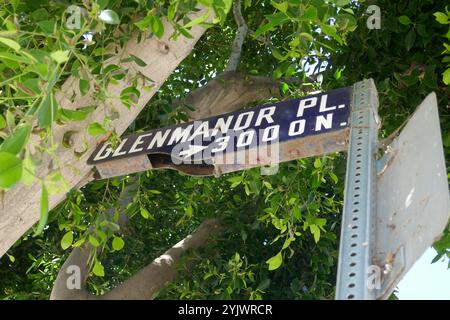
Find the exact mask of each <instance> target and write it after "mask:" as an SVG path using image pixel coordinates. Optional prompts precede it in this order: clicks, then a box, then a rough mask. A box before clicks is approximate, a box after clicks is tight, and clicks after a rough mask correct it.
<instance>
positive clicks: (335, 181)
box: [329, 172, 338, 184]
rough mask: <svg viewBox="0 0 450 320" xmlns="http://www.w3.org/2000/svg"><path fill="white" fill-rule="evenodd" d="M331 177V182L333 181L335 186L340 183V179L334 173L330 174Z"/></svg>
mask: <svg viewBox="0 0 450 320" xmlns="http://www.w3.org/2000/svg"><path fill="white" fill-rule="evenodd" d="M329 175H330V178H331V180H333V182H334V183H335V184H337V183H338V177H337V176H336V175H335V174H334V173H333V172H330V173H329Z"/></svg>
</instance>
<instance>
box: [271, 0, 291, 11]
mask: <svg viewBox="0 0 450 320" xmlns="http://www.w3.org/2000/svg"><path fill="white" fill-rule="evenodd" d="M271 4H272V6H274V7H275V8H277V9H278V10H280V11H281V12H283V13H286V11H287V9H288V7H289V3H288V2H287V1H284V2H281V3H277V2H275V1H272V2H271Z"/></svg>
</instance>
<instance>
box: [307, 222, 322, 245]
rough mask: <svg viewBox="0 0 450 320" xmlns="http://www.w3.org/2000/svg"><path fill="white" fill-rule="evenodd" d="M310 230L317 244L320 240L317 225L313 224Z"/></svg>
mask: <svg viewBox="0 0 450 320" xmlns="http://www.w3.org/2000/svg"><path fill="white" fill-rule="evenodd" d="M309 230H311V233H312V234H313V236H314V241H315V242H316V243H317V242H319V240H320V229H319V227H318V226H316V225H315V224H312V225H310V226H309Z"/></svg>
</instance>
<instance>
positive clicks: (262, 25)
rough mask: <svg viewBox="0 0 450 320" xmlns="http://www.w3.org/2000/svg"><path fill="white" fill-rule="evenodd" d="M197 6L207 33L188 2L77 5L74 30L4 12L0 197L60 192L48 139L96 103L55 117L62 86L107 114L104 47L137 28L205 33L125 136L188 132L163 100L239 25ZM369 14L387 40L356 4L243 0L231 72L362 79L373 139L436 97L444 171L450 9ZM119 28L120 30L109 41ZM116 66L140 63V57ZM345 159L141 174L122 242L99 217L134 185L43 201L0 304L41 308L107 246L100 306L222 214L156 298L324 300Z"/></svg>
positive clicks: (18, 5)
mask: <svg viewBox="0 0 450 320" xmlns="http://www.w3.org/2000/svg"><path fill="white" fill-rule="evenodd" d="M199 2H200V3H201V4H203V5H206V6H209V7H210V8H211V11H210V13H211V14H212V12H214V13H215V17H218V20H217V21H213V22H216V24H211V23H210V22H207V17H206V16H202V17H200V18H199V19H194V20H189V19H188V18H187V17H186V14H187V13H188V12H191V11H192V10H193V8H194V6H195V5H196V3H197V1H184V0H179V1H176V0H175V1H119V0H117V1H104V0H103V1H100V0H99V1H85V2H83V4H79V5H81V6H83V8H84V9H85V10H86V16H83V17H84V18H83V19H82V22H83V23H82V27H81V29H80V30H76V31H74V30H72V29H69V28H67V26H66V25H65V23H64V21H65V20H64V19H65V15H67V14H71V13H70V12H69V13H64V12H65V10H66V8H67V6H68V4H66V3H64V2H51V3H47V2H45V3H44V2H43V1H33V2H26V3H25V2H21V1H12V2H11V3H7V4H5V5H3V7H2V9H1V10H0V19H1V23H2V27H1V31H0V60H1V61H2V64H1V65H0V85H1V90H2V95H1V96H0V139H3V142H2V143H1V146H0V163H1V164H2V166H1V168H0V188H2V189H7V188H10V187H11V186H12V185H13V184H14V183H18V181H19V180H21V181H22V182H23V183H26V184H30V183H31V182H32V181H33V179H34V180H36V179H37V180H38V181H39V182H40V183H42V184H43V186H45V188H44V189H43V190H46V191H45V192H44V193H43V198H45V196H46V194H45V193H48V194H54V193H57V192H61V191H62V190H67V187H66V186H64V183H63V180H62V177H61V175H60V173H59V170H58V168H59V167H58V166H60V165H63V164H58V166H56V167H55V169H54V170H53V172H52V173H50V175H48V176H45V177H42V176H39V173H38V172H36V167H37V165H38V164H39V156H37V154H38V153H39V152H40V153H47V154H50V155H51V156H52V157H54V160H55V163H58V161H57V160H58V159H57V158H56V156H55V145H56V144H58V143H60V142H57V141H52V130H53V129H52V128H53V126H54V125H55V123H59V122H68V121H80V120H84V119H89V117H90V115H91V114H92V112H93V111H94V110H95V106H85V108H83V109H79V110H75V111H71V110H65V109H62V108H61V107H60V106H59V105H58V104H57V103H56V101H55V96H56V95H57V91H58V89H59V88H60V85H61V83H62V82H63V81H64V80H65V79H66V78H67V77H68V76H69V75H75V76H76V77H77V78H78V79H79V87H80V91H81V92H85V93H86V94H87V93H88V92H89V90H92V89H93V87H95V96H96V98H97V99H98V101H104V100H105V99H107V97H106V96H105V92H106V91H105V88H106V86H107V85H108V83H111V82H114V81H117V80H119V79H121V77H123V76H124V74H125V73H126V70H121V69H120V67H118V66H113V67H109V69H107V70H105V68H103V62H104V61H105V59H107V58H108V56H107V55H105V50H104V48H105V47H106V46H107V45H108V44H110V43H119V44H121V45H123V44H124V43H125V42H126V40H127V39H129V37H130V34H131V32H133V31H136V32H140V33H144V32H148V31H151V32H152V33H153V34H154V35H155V36H156V37H161V36H162V35H163V34H164V30H162V27H161V26H162V24H161V19H163V17H167V19H168V20H169V21H171V23H172V25H173V26H174V30H175V33H174V34H173V37H189V30H188V29H189V27H191V26H193V25H195V24H202V25H203V26H205V27H208V28H209V29H208V31H207V32H206V34H205V35H204V36H203V37H202V38H201V40H200V41H199V42H198V43H197V44H196V46H195V47H194V50H193V51H192V53H191V54H190V55H189V56H188V57H187V58H186V59H185V60H184V61H183V63H182V64H180V65H179V67H178V68H177V69H176V70H175V72H174V73H173V74H172V75H171V77H170V78H169V79H168V80H167V81H166V83H165V84H164V85H163V86H162V88H161V89H160V90H159V91H158V92H157V93H156V94H155V96H154V97H153V99H152V100H151V101H150V102H149V104H148V105H147V107H146V108H145V109H144V111H143V112H142V113H141V114H140V115H139V116H138V118H137V119H136V120H135V121H134V122H133V124H132V125H131V126H130V128H129V129H128V130H129V131H130V132H135V131H144V130H148V129H150V128H156V127H161V126H165V125H169V124H174V123H178V122H180V121H185V120H187V116H186V114H185V111H186V109H185V108H184V106H183V104H181V105H178V104H177V105H176V106H175V105H174V104H173V102H174V101H175V99H178V98H183V97H184V96H185V94H186V92H189V91H192V90H195V89H196V88H198V87H200V86H204V85H205V84H206V83H207V82H208V81H209V80H211V79H212V78H214V77H215V76H216V75H217V74H218V73H220V72H222V71H223V70H224V69H225V67H226V63H227V59H228V57H229V54H230V50H231V49H230V48H231V43H232V41H233V38H234V35H235V31H236V24H235V22H234V19H233V16H232V15H231V14H228V15H227V12H228V11H229V8H230V5H231V2H230V1H225V0H219V1H206V0H201V1H199ZM377 5H379V6H380V8H381V9H382V20H381V22H382V29H381V30H369V29H367V27H366V19H367V14H366V8H367V5H366V4H365V3H364V1H360V2H359V3H358V2H356V1H352V2H350V1H340V0H336V1H334V0H333V1H323V0H311V1H294V0H289V1H266V0H261V1H255V0H254V1H249V0H246V1H244V3H243V8H244V10H243V15H244V18H245V20H246V23H247V24H248V26H249V29H250V30H252V31H251V32H250V35H249V36H248V38H247V39H246V41H245V43H244V46H243V51H242V56H241V63H240V65H239V71H242V72H244V73H248V74H253V75H261V76H271V77H274V78H281V77H292V76H296V77H298V79H300V80H303V81H305V84H306V81H307V80H306V79H307V74H306V69H308V68H310V69H311V70H310V72H309V73H313V74H314V75H317V74H319V73H320V74H322V75H323V83H322V88H323V89H325V90H326V89H331V88H337V87H343V86H347V85H351V84H353V83H354V82H357V81H360V80H361V79H363V78H369V77H372V78H374V79H375V82H376V84H377V87H378V90H379V94H380V106H381V108H380V114H381V116H382V119H383V130H382V132H381V135H382V137H386V136H387V135H389V134H390V133H391V132H393V131H394V130H395V129H396V128H397V127H398V126H399V125H401V124H402V122H403V121H404V120H405V119H406V118H407V117H408V115H410V114H411V113H412V112H413V111H414V108H415V107H416V106H417V105H418V103H420V101H421V100H423V98H424V97H425V96H426V95H427V94H428V93H429V92H430V91H433V90H434V91H436V92H437V94H438V97H439V105H440V107H441V109H440V113H441V114H440V115H441V127H442V132H443V134H444V137H443V141H444V146H445V156H446V159H447V161H448V159H449V150H450V121H449V111H448V109H446V108H445V106H446V105H448V103H449V102H448V99H449V96H450V95H449V86H447V85H446V83H445V82H446V80H445V79H446V72H448V71H446V70H448V62H449V61H448V59H447V57H448V55H446V54H448V52H447V51H448V48H447V47H444V46H446V45H447V44H446V43H445V42H444V39H443V37H442V36H443V35H445V34H446V32H447V29H448V25H447V24H446V23H447V22H448V20H445V19H444V18H443V16H441V15H440V14H437V12H439V13H442V14H444V15H448V10H447V9H446V8H444V5H443V4H442V3H441V2H440V1H432V0H425V1H418V0H411V1H397V2H392V1H387V0H382V1H377ZM102 12H103V14H102ZM140 12H143V14H140V15H139V13H140ZM436 20H437V21H436ZM442 22H445V23H444V24H442ZM119 29H120V31H121V32H122V33H121V35H120V36H119V37H116V36H115V34H116V33H115V31H117V30H119ZM100 31H101V32H100ZM89 33H92V35H89ZM91 36H92V38H91ZM447 37H448V33H447ZM443 48H447V51H446V52H443V50H442V49H443ZM126 59H129V62H133V63H135V64H137V65H142V64H145V62H144V61H142V60H140V59H139V58H137V57H134V56H130V57H127V58H126ZM199 61H201V63H199ZM446 68H447V69H446ZM309 73H308V75H309ZM87 75H89V76H87ZM133 89H134V87H133V85H131V86H130V87H129V88H127V89H125V90H124V91H123V92H122V94H121V95H120V97H119V98H120V99H121V101H122V102H123V104H124V105H126V106H128V107H130V108H132V107H133V104H134V101H135V99H136V98H137V97H139V94H140V93H139V92H136V91H135V90H133ZM281 89H282V92H283V93H284V95H283V96H282V98H281V99H289V98H292V97H297V96H300V95H302V94H303V93H302V90H301V89H302V88H301V87H299V86H298V85H296V84H292V83H289V84H287V83H285V84H283V85H282V86H281ZM274 101H275V99H274ZM264 102H265V101H264ZM255 103H256V102H255ZM191 107H192V106H191ZM109 130H110V128H109V127H108V120H107V121H106V122H105V123H96V122H93V123H91V124H90V125H89V126H87V127H86V134H87V135H92V136H95V135H103V134H105V133H106V132H108V131H109ZM31 131H33V132H36V131H38V132H40V134H41V141H40V142H39V143H37V144H36V143H35V145H32V143H31V142H30V141H29V139H28V137H29V135H30V132H31ZM31 147H33V148H31ZM31 150H37V152H38V153H35V152H31ZM345 160H346V158H345V155H344V154H332V155H327V156H323V157H317V158H309V159H302V160H297V161H292V162H289V163H284V164H282V165H280V166H279V172H278V173H277V174H276V175H271V176H263V175H261V174H260V171H259V169H252V170H247V171H244V172H239V173H235V174H228V175H225V176H222V177H217V178H216V177H207V178H196V177H190V176H186V175H183V174H180V173H178V172H174V171H169V170H167V171H151V172H146V173H143V174H139V175H138V187H137V188H136V190H134V192H133V194H132V197H133V201H132V203H131V204H130V205H129V206H128V207H127V210H126V213H127V216H128V217H129V218H130V221H129V224H128V226H127V227H126V228H125V229H119V227H118V216H117V214H116V215H114V216H113V218H112V219H105V218H104V216H103V215H102V213H104V212H105V211H107V210H108V209H111V208H112V209H114V208H117V205H118V196H119V194H120V191H121V190H122V189H123V188H124V187H125V186H126V185H127V184H129V181H130V180H131V179H132V178H131V177H128V176H126V177H121V178H114V179H109V180H102V181H95V182H93V183H90V184H88V185H87V186H86V187H84V188H82V189H81V190H71V191H70V193H69V195H68V197H67V199H66V200H65V201H64V202H63V203H61V204H60V205H59V206H58V207H57V208H56V209H54V210H53V211H52V212H50V214H48V212H47V209H46V208H45V202H46V201H45V199H44V201H43V204H44V205H43V209H42V216H43V219H42V220H41V222H40V224H39V226H38V228H37V231H38V232H36V233H39V232H40V231H41V233H40V235H38V236H35V237H33V236H32V231H31V230H30V232H28V234H27V235H25V236H24V237H23V238H22V239H21V241H19V242H18V243H17V244H16V245H15V246H14V247H13V248H12V249H11V250H10V251H9V252H8V256H5V257H3V258H2V259H1V260H0V297H2V298H6V299H24V298H39V299H43V298H48V296H49V293H50V290H51V288H52V285H53V282H54V280H55V278H56V274H57V272H58V270H59V268H60V266H61V265H62V263H63V262H64V260H65V259H66V257H67V255H68V253H69V251H70V250H71V249H73V248H75V247H78V246H83V245H86V243H90V244H92V245H93V246H94V247H95V248H98V247H101V248H102V249H103V250H102V254H101V255H97V254H96V251H95V250H94V251H93V252H92V255H91V260H90V264H91V267H92V269H91V270H92V273H93V275H92V276H91V277H90V278H89V282H88V287H89V290H90V291H92V292H94V293H96V294H102V293H104V292H105V291H106V290H108V289H110V288H112V287H114V286H117V285H118V284H119V283H120V282H122V281H124V280H125V279H127V278H128V277H129V276H131V275H132V274H134V273H135V272H137V271H138V270H139V269H140V268H142V267H143V266H145V265H147V264H148V263H149V262H151V261H152V260H153V259H154V258H155V257H157V256H158V255H160V254H161V253H163V252H164V251H165V250H167V249H168V248H169V247H171V246H172V245H174V244H175V243H176V242H178V241H179V240H181V239H182V238H183V237H185V236H186V235H188V234H189V233H190V232H192V230H194V228H195V227H196V226H198V225H199V224H200V223H201V222H202V221H203V220H204V219H206V218H209V217H218V218H221V219H222V220H223V221H224V224H225V225H226V228H225V233H224V234H223V235H221V236H220V237H219V238H218V239H217V241H216V242H215V243H214V244H212V245H211V246H208V247H207V248H204V249H203V250H199V251H195V252H191V253H190V254H189V255H188V256H186V259H190V260H192V261H194V262H196V264H195V267H194V268H193V269H192V270H191V272H189V274H183V276H181V277H180V278H179V279H177V280H176V281H175V282H173V283H171V284H169V285H168V286H167V287H166V288H165V289H164V290H162V291H161V292H160V293H159V296H158V298H160V299H173V298H182V299H199V298H203V299H211V298H224V299H269V298H271V299H281V298H284V299H318V298H332V297H333V295H334V286H335V275H336V265H337V248H338V237H339V230H340V217H341V216H340V212H341V208H342V196H343V185H344V173H345V162H346V161H345ZM447 165H448V162H447ZM0 192H1V191H0ZM46 219H47V220H46ZM449 235H450V232H449V231H447V232H446V234H445V236H444V237H443V239H442V240H441V241H440V242H439V243H437V244H436V249H437V250H438V252H439V256H443V255H447V256H450V253H449V247H450V245H449V242H448V239H449ZM180 268H182V266H181V265H180Z"/></svg>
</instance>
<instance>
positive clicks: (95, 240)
mask: <svg viewBox="0 0 450 320" xmlns="http://www.w3.org/2000/svg"><path fill="white" fill-rule="evenodd" d="M88 240H89V242H90V243H91V244H92V245H93V246H94V247H98V246H99V245H100V242H98V240H97V238H95V237H94V236H93V235H92V234H90V235H89V237H88Z"/></svg>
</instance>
